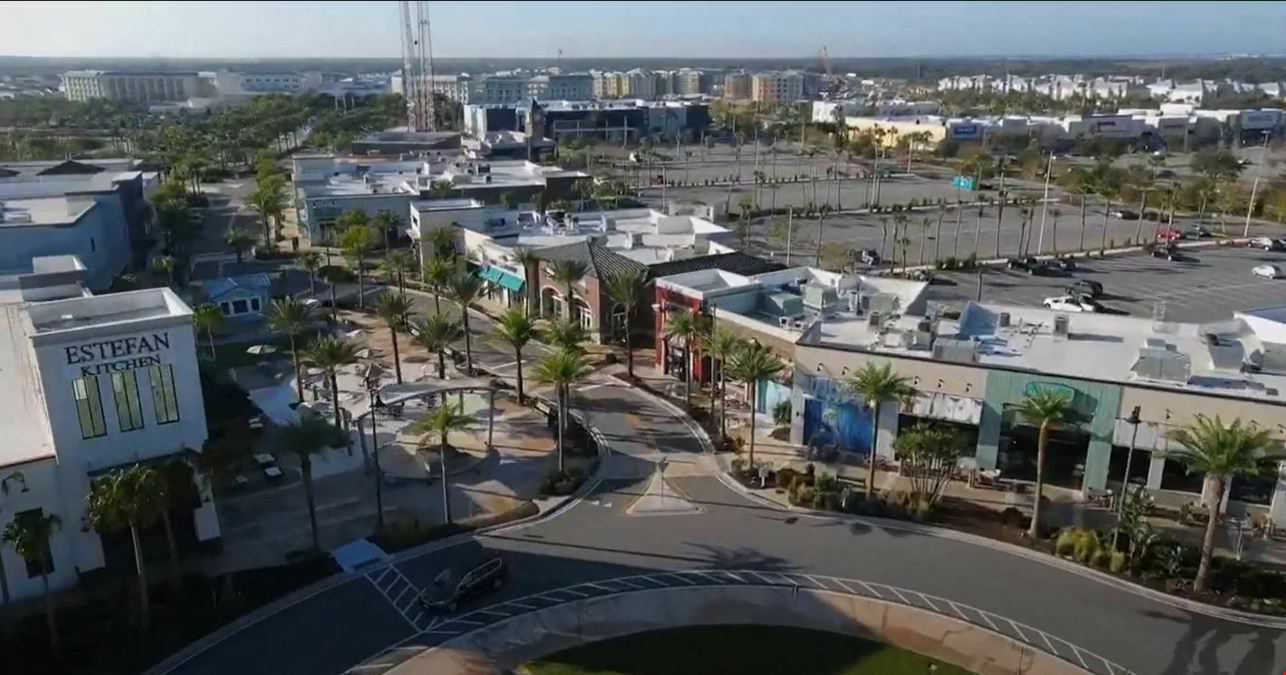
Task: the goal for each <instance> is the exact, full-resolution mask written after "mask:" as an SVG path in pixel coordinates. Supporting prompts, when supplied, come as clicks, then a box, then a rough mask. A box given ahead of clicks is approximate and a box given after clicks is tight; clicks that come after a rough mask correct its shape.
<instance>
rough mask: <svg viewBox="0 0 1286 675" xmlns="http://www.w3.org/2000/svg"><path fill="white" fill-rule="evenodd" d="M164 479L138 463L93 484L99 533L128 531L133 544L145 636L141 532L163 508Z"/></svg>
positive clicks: (91, 510)
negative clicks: (161, 483) (122, 529)
mask: <svg viewBox="0 0 1286 675" xmlns="http://www.w3.org/2000/svg"><path fill="white" fill-rule="evenodd" d="M161 480H162V478H161V475H160V474H159V473H158V472H157V471H156V469H154V468H152V467H150V466H146V465H143V464H135V465H133V466H131V467H129V468H126V469H120V470H117V471H113V472H111V473H108V474H107V475H105V476H103V477H101V478H99V479H98V480H95V481H94V482H93V483H92V484H91V485H90V490H89V498H88V500H87V501H88V504H87V506H88V509H87V511H88V516H89V520H90V522H91V523H92V524H93V525H94V527H95V528H96V529H98V530H99V531H108V530H117V529H121V528H126V527H127V528H129V531H130V541H131V542H132V543H133V545H134V568H135V572H136V574H137V576H138V601H139V611H140V615H139V620H140V625H141V627H142V629H143V632H144V633H147V632H149V631H150V630H151V606H150V602H149V600H148V588H147V564H146V563H145V562H144V560H143V540H142V537H141V536H140V531H141V530H142V529H143V528H146V527H148V526H149V525H151V524H152V523H154V522H156V519H157V518H158V517H159V516H160V514H161V511H162V509H164V508H165V504H164V501H163V495H162V492H163V489H162V487H161V486H160V482H161Z"/></svg>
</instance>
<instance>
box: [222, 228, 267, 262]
mask: <svg viewBox="0 0 1286 675" xmlns="http://www.w3.org/2000/svg"><path fill="white" fill-rule="evenodd" d="M223 240H224V241H225V242H227V244H228V248H230V249H232V251H233V252H234V253H236V254H237V262H238V263H240V262H241V259H242V256H243V255H245V253H246V251H249V250H250V249H252V248H254V245H255V242H257V241H259V239H258V238H257V237H255V236H254V235H253V234H250V233H249V232H246V231H245V230H240V229H235V230H228V232H227V234H224V235H223Z"/></svg>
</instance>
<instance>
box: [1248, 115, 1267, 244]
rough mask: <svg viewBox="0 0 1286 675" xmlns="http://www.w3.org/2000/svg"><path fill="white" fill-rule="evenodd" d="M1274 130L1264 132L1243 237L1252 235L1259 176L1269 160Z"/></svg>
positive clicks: (1251, 187)
mask: <svg viewBox="0 0 1286 675" xmlns="http://www.w3.org/2000/svg"><path fill="white" fill-rule="evenodd" d="M1271 135H1272V132H1270V131H1265V132H1264V145H1263V152H1261V153H1259V166H1258V167H1256V169H1255V182H1254V183H1253V184H1251V186H1250V205H1249V206H1247V207H1246V227H1245V228H1244V229H1243V230H1242V232H1241V236H1242V237H1249V236H1250V216H1251V214H1253V213H1254V212H1255V197H1256V196H1257V195H1258V194H1259V177H1260V176H1261V175H1262V174H1263V173H1264V163H1265V162H1266V161H1267V160H1268V139H1269V138H1271Z"/></svg>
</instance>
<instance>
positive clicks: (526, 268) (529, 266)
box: [514, 246, 540, 316]
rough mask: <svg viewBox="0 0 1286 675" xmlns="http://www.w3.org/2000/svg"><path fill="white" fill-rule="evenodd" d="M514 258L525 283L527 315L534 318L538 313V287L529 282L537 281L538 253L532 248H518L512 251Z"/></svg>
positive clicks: (538, 275) (538, 276)
mask: <svg viewBox="0 0 1286 675" xmlns="http://www.w3.org/2000/svg"><path fill="white" fill-rule="evenodd" d="M514 258H515V259H516V260H517V261H518V264H519V265H521V266H522V272H523V276H524V277H525V278H526V279H528V280H529V281H528V282H527V313H528V314H530V315H532V316H536V315H537V314H539V313H540V285H539V284H537V283H534V282H533V281H531V280H535V279H539V278H540V273H539V271H538V270H539V267H540V253H538V252H537V251H536V249H534V248H529V247H526V246H522V247H519V248H518V249H517V250H516V251H514Z"/></svg>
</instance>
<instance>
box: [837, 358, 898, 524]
mask: <svg viewBox="0 0 1286 675" xmlns="http://www.w3.org/2000/svg"><path fill="white" fill-rule="evenodd" d="M845 384H846V385H847V386H848V388H849V390H850V391H852V392H853V394H855V395H856V396H858V397H860V398H861V399H862V400H863V401H865V402H866V405H868V406H870V408H871V448H870V450H869V451H868V452H867V455H866V460H867V461H866V464H867V467H866V498H867V499H868V500H869V499H871V498H872V497H873V496H874V495H875V445H876V443H878V442H879V439H880V406H881V405H883V404H884V403H886V402H887V403H891V402H894V401H902V400H904V399H906V398H908V397H910V396H913V395H914V394H915V389H914V388H912V387H911V385H910V384H908V383H907V378H906V377H905V376H903V375H899V374H897V373H896V372H895V371H894V370H893V366H892V365H890V364H889V363H888V362H885V363H882V364H880V365H878V366H877V365H875V363H874V362H870V361H868V362H867V363H866V364H864V365H863V366H862V367H861V368H860V369H859V370H858V371H857V372H855V373H851V374H849V376H848V379H847V380H846V381H845Z"/></svg>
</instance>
